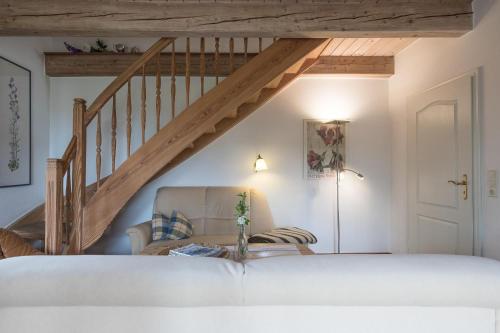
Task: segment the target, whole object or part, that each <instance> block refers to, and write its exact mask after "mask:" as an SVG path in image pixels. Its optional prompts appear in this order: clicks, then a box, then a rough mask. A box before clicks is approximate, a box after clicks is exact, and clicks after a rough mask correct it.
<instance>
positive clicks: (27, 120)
mask: <svg viewBox="0 0 500 333" xmlns="http://www.w3.org/2000/svg"><path fill="white" fill-rule="evenodd" d="M30 132H31V72H30V70H28V69H26V68H24V67H22V66H20V65H18V64H16V63H14V62H12V61H10V60H7V59H5V58H3V57H0V187H10V186H22V185H29V184H31V133H30Z"/></svg>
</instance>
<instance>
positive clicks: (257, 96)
mask: <svg viewBox="0 0 500 333" xmlns="http://www.w3.org/2000/svg"><path fill="white" fill-rule="evenodd" d="M259 97H260V91H259V92H258V93H256V94H255V95H253V96H252V97H251V98H250V99H249V100H248V101H247V103H255V102H257V101H258V100H259Z"/></svg>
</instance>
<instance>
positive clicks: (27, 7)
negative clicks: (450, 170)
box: [0, 0, 472, 38]
mask: <svg viewBox="0 0 500 333" xmlns="http://www.w3.org/2000/svg"><path fill="white" fill-rule="evenodd" d="M471 29H472V0H440V1H436V0H365V1H345V0H325V1H318V2H311V1H310V0H307V1H306V0H294V1H279V2H278V1H272V0H271V1H269V0H266V2H264V0H260V1H251V2H249V1H238V0H236V1H232V2H229V1H217V2H216V1H215V0H211V1H201V2H200V1H198V0H197V1H190V0H186V1H183V2H179V1H173V0H170V1H169V0H152V1H137V0H119V1H116V0H80V1H67V0H51V1H40V0H3V1H0V35H11V36H13V35H18V36H21V35H31V36H127V37H132V36H154V37H157V36H169V37H170V36H171V37H175V36H211V35H217V36H220V37H227V36H247V37H252V36H255V37H274V36H279V37H310V38H318V37H327V38H332V37H448V36H459V35H462V34H464V33H465V32H467V31H470V30H471Z"/></svg>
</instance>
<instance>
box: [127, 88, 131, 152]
mask: <svg viewBox="0 0 500 333" xmlns="http://www.w3.org/2000/svg"><path fill="white" fill-rule="evenodd" d="M131 90H132V89H131V82H130V80H128V82H127V157H130V143H131V137H132V91H131Z"/></svg>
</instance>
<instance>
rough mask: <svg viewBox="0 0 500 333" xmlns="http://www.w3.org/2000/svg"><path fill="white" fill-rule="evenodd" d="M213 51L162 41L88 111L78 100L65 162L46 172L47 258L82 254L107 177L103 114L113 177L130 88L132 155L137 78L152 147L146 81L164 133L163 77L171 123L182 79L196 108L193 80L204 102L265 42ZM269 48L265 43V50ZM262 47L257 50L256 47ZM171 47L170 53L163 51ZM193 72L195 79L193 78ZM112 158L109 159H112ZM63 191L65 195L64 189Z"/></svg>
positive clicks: (231, 42) (216, 41) (54, 162)
mask: <svg viewBox="0 0 500 333" xmlns="http://www.w3.org/2000/svg"><path fill="white" fill-rule="evenodd" d="M211 40H212V45H211V46H213V50H212V51H210V52H207V51H206V46H207V45H206V39H205V38H200V43H199V52H198V53H197V54H194V53H192V52H191V40H190V38H189V37H187V38H186V39H185V41H184V45H183V46H184V52H183V53H179V52H178V51H179V47H178V48H177V51H176V39H175V38H161V39H160V40H158V41H157V42H156V43H154V44H153V45H152V46H151V47H150V48H149V49H148V50H147V51H146V52H145V53H143V54H142V55H141V57H140V58H138V59H137V60H136V61H135V62H134V63H133V64H131V65H130V66H129V67H128V68H127V69H126V70H125V71H124V72H123V73H121V74H120V75H119V76H117V77H116V78H115V79H114V80H113V81H112V82H111V83H110V84H109V85H108V86H107V87H106V88H105V89H104V90H103V91H102V92H101V93H100V94H99V95H98V96H97V98H96V99H95V100H94V102H93V103H92V104H91V105H90V106H89V107H88V109H87V106H86V101H85V100H84V99H82V98H76V99H75V100H74V106H73V136H72V138H71V140H70V143H69V144H68V146H67V148H66V150H65V152H64V154H63V156H62V157H61V158H60V159H52V158H51V159H48V160H47V168H46V201H45V205H46V206H45V251H46V253H47V254H62V253H68V254H81V253H82V252H83V248H82V230H83V220H84V219H83V212H84V207H85V204H86V202H87V201H88V200H89V198H90V196H91V195H93V193H95V192H96V191H97V190H99V188H100V186H101V185H102V184H103V183H104V182H105V180H106V178H107V177H102V164H103V163H102V155H103V154H102V152H103V147H102V142H103V140H102V119H101V113H102V110H103V108H104V107H105V106H106V105H107V103H109V102H110V101H111V122H110V124H111V129H110V131H109V134H110V136H111V138H110V146H111V147H110V153H111V154H110V159H111V174H112V173H114V172H115V170H116V169H117V125H118V124H117V112H118V110H117V109H118V107H117V98H118V97H117V95H118V92H119V91H120V89H122V88H124V87H125V86H126V88H125V89H126V91H125V92H126V102H125V105H126V107H125V113H126V114H125V118H126V125H125V126H126V128H125V133H126V140H127V142H126V152H127V154H126V156H127V158H129V157H130V156H131V155H132V154H133V151H132V131H133V126H132V119H133V104H132V78H133V77H134V76H140V79H141V84H140V110H139V111H140V142H141V144H145V143H146V141H147V139H148V138H147V133H146V127H147V121H148V119H147V104H146V100H147V84H146V82H147V81H146V77H147V76H154V77H155V78H156V80H155V90H154V93H155V111H156V112H155V128H156V132H158V131H160V129H161V127H162V126H161V121H160V119H161V115H162V110H163V109H164V108H165V107H164V106H162V98H161V95H162V80H161V78H162V76H163V77H164V76H168V77H169V78H170V89H169V90H170V113H169V115H170V121H172V120H173V119H174V118H175V117H176V115H177V114H178V112H177V110H176V106H177V105H178V104H179V103H178V102H179V101H178V100H177V101H176V97H177V95H178V94H177V90H178V87H177V80H176V78H177V76H184V78H185V107H186V108H187V107H188V106H189V105H190V104H191V101H192V99H191V78H192V76H199V84H200V89H199V92H200V96H199V97H201V96H203V95H204V94H205V92H206V89H205V88H206V85H207V84H206V77H214V78H215V85H217V84H219V82H220V81H221V80H222V79H223V78H224V77H226V76H229V75H230V74H231V73H232V72H233V71H235V70H237V68H239V67H241V66H242V65H244V64H245V63H246V62H247V61H249V60H250V59H251V58H253V57H255V56H256V55H257V54H258V53H260V52H261V51H262V50H263V40H262V38H258V39H256V40H255V41H256V43H255V50H256V51H257V50H258V52H253V53H250V52H249V39H248V38H246V37H245V38H242V44H243V46H242V48H241V49H242V50H240V52H238V53H236V52H235V38H233V37H232V38H227V39H225V40H224V41H222V42H223V44H224V45H223V46H227V48H226V47H224V49H225V50H224V51H221V44H222V43H221V38H219V37H213V38H211ZM274 40H275V39H273V40H272V41H271V42H270V43H269V41H266V44H267V45H266V46H269V45H270V44H271V43H272V42H274ZM257 45H258V47H257ZM167 47H170V50H169V51H167V52H162V51H164V50H165V49H166V48H167ZM193 72H194V73H195V75H193ZM93 122H95V129H96V133H95V144H96V149H95V165H96V172H95V174H96V182H95V183H94V184H92V185H87V177H86V174H87V172H86V171H87V170H86V165H87V134H88V133H87V131H88V127H89V125H91V123H93ZM108 156H109V155H108ZM63 188H64V189H63Z"/></svg>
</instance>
